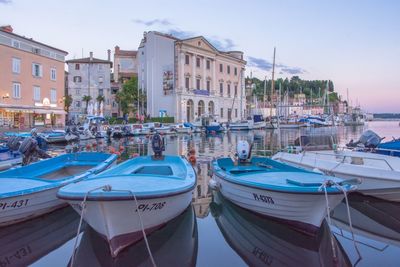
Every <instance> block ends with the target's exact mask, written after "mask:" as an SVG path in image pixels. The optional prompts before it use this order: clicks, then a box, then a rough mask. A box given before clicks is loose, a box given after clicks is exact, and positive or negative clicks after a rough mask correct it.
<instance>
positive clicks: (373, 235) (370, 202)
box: [331, 194, 400, 266]
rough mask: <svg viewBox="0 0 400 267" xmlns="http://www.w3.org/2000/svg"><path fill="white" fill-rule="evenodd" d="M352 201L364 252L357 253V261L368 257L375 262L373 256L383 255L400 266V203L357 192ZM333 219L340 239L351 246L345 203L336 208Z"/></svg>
mask: <svg viewBox="0 0 400 267" xmlns="http://www.w3.org/2000/svg"><path fill="white" fill-rule="evenodd" d="M349 204H350V205H349V208H350V215H351V222H352V226H353V233H354V235H355V241H356V243H357V246H358V248H359V251H360V253H361V255H360V256H361V258H359V257H358V256H357V255H356V254H355V255H354V261H361V262H363V261H367V263H368V264H369V265H372V262H373V261H370V260H373V259H374V258H375V259H381V260H383V259H384V262H385V263H392V264H394V266H398V263H399V260H398V255H399V253H400V203H395V202H388V201H385V200H382V199H377V198H373V197H369V196H363V195H361V194H354V195H350V197H349ZM331 219H332V231H333V232H334V233H335V235H336V237H337V238H338V240H339V242H340V243H342V244H343V246H345V247H346V245H349V246H352V242H351V240H352V237H351V229H350V226H349V220H348V217H347V208H346V204H345V203H341V204H340V205H338V206H337V207H336V208H335V209H334V210H333V212H332V216H331ZM349 249H350V247H349ZM351 249H352V250H354V248H351ZM346 250H347V249H346Z"/></svg>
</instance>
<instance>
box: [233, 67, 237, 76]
mask: <svg viewBox="0 0 400 267" xmlns="http://www.w3.org/2000/svg"><path fill="white" fill-rule="evenodd" d="M234 73H235V76H237V68H236V67H235V69H234Z"/></svg>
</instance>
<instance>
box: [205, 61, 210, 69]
mask: <svg viewBox="0 0 400 267" xmlns="http://www.w3.org/2000/svg"><path fill="white" fill-rule="evenodd" d="M206 68H207V69H208V70H209V69H210V68H211V61H210V60H207V61H206Z"/></svg>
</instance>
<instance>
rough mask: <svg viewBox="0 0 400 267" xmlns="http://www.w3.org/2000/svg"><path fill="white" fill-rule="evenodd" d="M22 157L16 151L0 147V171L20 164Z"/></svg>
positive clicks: (4, 146)
mask: <svg viewBox="0 0 400 267" xmlns="http://www.w3.org/2000/svg"><path fill="white" fill-rule="evenodd" d="M21 162H22V155H21V153H19V152H18V151H13V150H11V149H10V148H9V147H8V146H6V145H2V146H0V171H4V170H7V169H9V168H11V167H14V166H16V165H19V164H21Z"/></svg>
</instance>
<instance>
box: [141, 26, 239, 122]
mask: <svg viewBox="0 0 400 267" xmlns="http://www.w3.org/2000/svg"><path fill="white" fill-rule="evenodd" d="M137 58H138V62H139V72H138V77H139V87H140V88H141V89H142V90H144V91H146V92H147V110H146V111H145V112H146V113H147V114H150V116H152V117H159V116H160V114H163V115H166V116H173V117H175V121H177V122H182V121H189V122H190V121H193V120H194V119H195V118H196V117H199V116H201V115H204V114H209V115H218V116H219V119H220V121H228V120H233V121H234V120H237V119H240V118H241V117H243V116H244V114H245V112H244V111H245V108H246V99H245V97H244V70H245V64H246V61H244V60H243V53H242V52H240V51H230V52H222V51H219V50H217V49H216V48H215V47H214V46H213V45H212V44H210V43H209V42H208V41H207V40H206V39H205V38H204V37H202V36H198V37H194V38H189V39H185V40H180V39H177V38H175V37H173V36H171V35H166V34H162V33H159V32H154V31H151V32H148V33H145V34H144V37H143V39H142V41H141V44H140V46H139V49H138V55H137ZM242 96H243V97H242Z"/></svg>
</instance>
